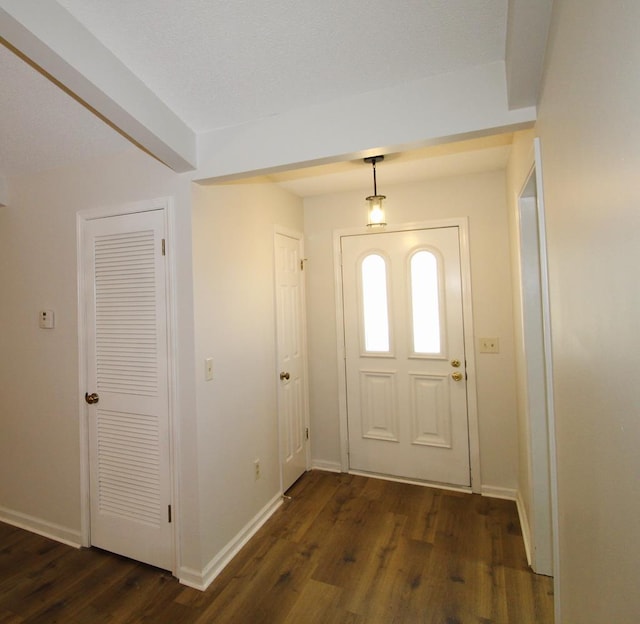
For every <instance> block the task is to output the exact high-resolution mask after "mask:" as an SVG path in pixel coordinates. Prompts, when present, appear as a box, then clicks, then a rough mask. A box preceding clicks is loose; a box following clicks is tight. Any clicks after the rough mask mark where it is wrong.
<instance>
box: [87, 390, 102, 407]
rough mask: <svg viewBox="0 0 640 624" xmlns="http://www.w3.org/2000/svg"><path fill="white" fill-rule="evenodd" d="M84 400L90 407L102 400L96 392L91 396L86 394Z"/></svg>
mask: <svg viewBox="0 0 640 624" xmlns="http://www.w3.org/2000/svg"><path fill="white" fill-rule="evenodd" d="M84 400H85V401H86V402H87V403H88V404H89V405H93V404H94V403H97V402H98V401H99V400H100V397H99V396H98V395H97V394H96V393H95V392H92V393H91V394H89V393H88V392H85V394H84Z"/></svg>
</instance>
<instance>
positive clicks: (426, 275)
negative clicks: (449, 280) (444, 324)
mask: <svg viewBox="0 0 640 624" xmlns="http://www.w3.org/2000/svg"><path fill="white" fill-rule="evenodd" d="M410 271H411V313H412V319H411V320H412V323H411V325H412V329H413V352H414V353H415V354H416V355H436V354H439V353H441V352H442V345H441V322H440V284H439V271H438V259H437V257H436V256H435V254H433V253H432V252H430V251H426V250H421V251H417V252H416V253H414V254H413V256H412V257H411V262H410Z"/></svg>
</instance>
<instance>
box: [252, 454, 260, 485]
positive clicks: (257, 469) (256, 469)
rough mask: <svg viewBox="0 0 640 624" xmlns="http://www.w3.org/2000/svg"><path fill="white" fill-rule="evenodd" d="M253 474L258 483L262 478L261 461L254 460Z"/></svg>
mask: <svg viewBox="0 0 640 624" xmlns="http://www.w3.org/2000/svg"><path fill="white" fill-rule="evenodd" d="M253 474H254V476H255V479H256V481H257V480H258V479H259V478H260V460H259V459H254V460H253Z"/></svg>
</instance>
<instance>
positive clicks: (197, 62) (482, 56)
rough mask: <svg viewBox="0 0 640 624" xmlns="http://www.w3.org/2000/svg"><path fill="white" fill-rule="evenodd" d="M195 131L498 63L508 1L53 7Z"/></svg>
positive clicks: (76, 1)
mask: <svg viewBox="0 0 640 624" xmlns="http://www.w3.org/2000/svg"><path fill="white" fill-rule="evenodd" d="M59 4H61V5H62V6H64V7H65V8H66V9H67V10H68V11H69V12H70V13H71V14H73V15H74V17H76V19H78V20H79V21H80V22H81V23H82V24H84V26H86V28H87V29H88V30H89V31H90V32H91V33H92V34H93V35H94V36H95V37H96V38H97V39H99V40H100V41H101V42H102V43H103V44H104V45H106V47H107V48H109V49H110V50H111V51H112V52H113V53H114V54H115V55H116V56H117V57H118V58H119V59H120V60H121V61H123V62H124V64H125V65H127V66H128V67H129V68H130V69H131V70H132V71H133V73H134V74H136V75H137V76H138V77H139V78H140V79H141V80H142V81H143V82H144V83H145V84H146V85H147V86H148V87H150V88H151V90H152V91H154V92H155V93H156V95H158V96H159V98H160V99H161V100H163V101H164V102H165V104H167V105H168V106H169V108H171V109H172V110H173V111H174V112H175V113H177V115H178V116H179V117H180V118H182V119H183V121H185V122H186V123H187V125H189V126H191V128H193V129H194V130H195V131H196V132H202V131H207V130H211V129H214V128H219V127H223V126H228V125H235V124H238V123H242V122H244V121H248V120H251V119H256V118H260V117H265V116H269V115H274V114H277V113H281V112H283V111H288V110H292V109H295V108H299V107H303V106H307V105H310V104H318V103H322V102H325V101H329V100H333V99H335V98H337V97H339V96H344V95H350V94H355V93H364V92H368V91H372V90H375V89H377V88H380V87H383V86H393V85H396V84H400V83H403V82H407V81H411V80H416V79H418V78H423V77H425V76H430V75H434V74H440V73H445V72H449V71H453V70H457V69H460V68H462V67H465V66H469V65H481V64H484V63H488V62H492V61H499V60H503V59H504V53H505V40H506V19H507V0H453V1H452V0H429V1H426V0H397V1H394V2H390V1H389V0H367V1H366V2H365V1H364V0H322V1H321V2H318V0H269V1H268V2H264V1H261V0H235V1H230V0H181V1H179V2H176V1H175V0H135V1H134V2H132V1H131V0H110V1H109V2H105V1H104V0H59Z"/></svg>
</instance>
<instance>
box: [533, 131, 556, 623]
mask: <svg viewBox="0 0 640 624" xmlns="http://www.w3.org/2000/svg"><path fill="white" fill-rule="evenodd" d="M533 150H534V155H535V164H536V185H537V189H538V233H539V236H540V282H541V289H542V323H543V335H544V356H545V365H546V382H547V425H548V432H549V481H550V484H549V485H550V490H551V533H552V535H551V539H552V556H553V561H552V568H553V579H554V582H553V592H554V605H555V619H556V622H559V621H560V614H561V608H560V595H561V593H560V535H559V533H560V520H559V515H558V458H557V449H556V415H555V414H556V412H555V403H554V389H553V388H554V387H553V341H552V330H551V302H550V297H549V292H550V289H549V264H548V258H549V256H548V248H547V224H546V214H545V206H544V180H543V177H542V145H541V143H540V139H539V138H538V137H536V138H534V139H533Z"/></svg>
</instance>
